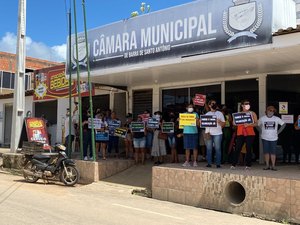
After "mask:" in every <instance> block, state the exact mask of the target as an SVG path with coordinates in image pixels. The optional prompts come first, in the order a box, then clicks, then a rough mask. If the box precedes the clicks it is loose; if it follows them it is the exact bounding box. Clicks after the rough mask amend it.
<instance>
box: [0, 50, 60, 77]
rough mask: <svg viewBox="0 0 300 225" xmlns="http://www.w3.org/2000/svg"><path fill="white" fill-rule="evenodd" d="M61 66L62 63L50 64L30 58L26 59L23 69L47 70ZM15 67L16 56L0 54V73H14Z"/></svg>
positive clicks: (49, 62) (5, 53)
mask: <svg viewBox="0 0 300 225" xmlns="http://www.w3.org/2000/svg"><path fill="white" fill-rule="evenodd" d="M56 65H62V63H57V62H51V61H47V60H43V59H36V58H31V57H26V63H25V67H26V69H31V70H36V69H42V68H47V67H51V66H56ZM15 67H16V55H15V54H11V53H7V52H0V71H1V70H2V71H6V72H13V73H14V72H15Z"/></svg>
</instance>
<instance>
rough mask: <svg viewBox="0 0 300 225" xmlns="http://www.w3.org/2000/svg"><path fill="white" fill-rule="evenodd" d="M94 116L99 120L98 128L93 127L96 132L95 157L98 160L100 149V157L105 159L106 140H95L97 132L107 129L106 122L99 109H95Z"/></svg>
mask: <svg viewBox="0 0 300 225" xmlns="http://www.w3.org/2000/svg"><path fill="white" fill-rule="evenodd" d="M95 118H96V119H99V120H100V126H99V128H100V129H95V132H96V159H97V160H98V152H99V150H100V151H101V153H102V159H103V160H106V148H107V142H108V141H105V140H97V132H105V131H107V127H108V124H107V122H106V121H105V120H104V114H103V113H102V112H100V110H99V111H96V116H95Z"/></svg>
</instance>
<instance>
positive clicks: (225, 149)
mask: <svg viewBox="0 0 300 225" xmlns="http://www.w3.org/2000/svg"><path fill="white" fill-rule="evenodd" d="M187 113H194V114H196V118H197V126H199V127H202V126H201V122H202V121H201V119H199V116H198V114H197V113H195V112H194V107H193V105H189V106H188V107H187ZM234 114H236V115H235V116H234ZM234 114H232V115H233V116H232V115H231V114H229V113H228V110H227V108H226V106H224V107H222V108H219V107H218V105H217V103H216V101H215V100H210V101H209V102H208V104H207V112H206V113H205V115H207V116H208V115H209V116H213V117H215V118H216V125H215V126H208V127H205V129H204V130H201V129H200V132H201V133H202V134H200V137H201V136H203V139H204V143H205V146H206V160H207V165H206V167H212V161H213V160H212V156H213V154H212V153H213V151H212V150H213V149H214V152H215V158H216V159H215V164H216V168H221V163H222V159H223V162H224V161H225V162H226V160H228V162H230V163H231V167H230V169H235V168H236V166H237V165H238V163H239V161H240V159H241V157H240V156H241V151H242V149H245V157H244V161H245V169H246V170H249V169H250V168H251V165H252V151H253V143H254V140H255V136H256V132H255V130H254V129H255V128H256V129H257V130H258V131H259V134H260V137H261V139H262V144H263V153H264V159H265V165H266V166H265V167H264V170H274V171H276V170H277V169H276V167H275V163H276V147H277V140H278V135H279V134H280V133H281V132H282V131H283V130H284V128H285V126H286V124H285V122H284V121H283V120H282V119H280V118H279V117H277V116H276V109H275V107H274V106H268V107H267V108H266V111H265V115H264V116H262V117H261V118H259V119H258V118H257V115H256V113H255V112H253V111H251V110H250V102H249V101H248V100H243V101H241V109H240V112H239V113H234ZM241 118H242V120H240V119H241ZM294 126H295V129H296V130H300V128H299V126H298V121H297V122H295V124H294ZM198 133H199V129H197V128H196V126H194V127H190V126H187V127H184V130H183V135H184V148H185V151H186V161H185V162H184V164H183V166H184V167H187V166H197V158H198V148H197V147H198V138H199V135H198ZM233 146H234V147H233ZM191 150H192V151H193V161H192V163H190V151H191ZM229 153H230V159H229V157H228V156H229ZM242 161H243V160H242Z"/></svg>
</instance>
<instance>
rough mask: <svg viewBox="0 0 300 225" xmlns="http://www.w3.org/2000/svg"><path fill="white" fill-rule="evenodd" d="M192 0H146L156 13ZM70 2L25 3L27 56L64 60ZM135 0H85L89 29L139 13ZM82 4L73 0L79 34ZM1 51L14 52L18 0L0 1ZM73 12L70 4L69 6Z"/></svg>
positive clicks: (37, 0) (42, 0) (39, 0)
mask: <svg viewBox="0 0 300 225" xmlns="http://www.w3.org/2000/svg"><path fill="white" fill-rule="evenodd" d="M192 1H193V0H166V1H162V0H148V1H144V2H145V3H146V4H147V5H148V4H149V5H150V6H151V11H152V12H153V11H157V10H161V9H164V8H168V7H172V6H175V5H180V4H184V3H187V2H192ZM70 2H71V3H72V4H73V0H27V23H26V36H27V39H26V52H27V53H26V54H27V56H31V57H36V58H42V59H47V60H53V61H63V60H64V58H65V51H66V37H67V35H68V30H67V26H68V25H67V15H66V12H67V11H68V9H69V8H70ZM141 2H143V1H136V0H86V15H87V27H88V29H91V28H95V27H98V26H101V25H104V24H108V23H112V22H116V21H119V20H122V19H126V18H128V17H130V14H131V12H133V11H139V8H140V5H141ZM81 3H82V1H81V0H76V5H77V27H78V32H80V31H82V30H83V16H82V4H81ZM0 9H1V13H0V21H1V25H0V51H4V52H11V53H15V52H16V34H17V16H18V0H1V1H0ZM72 13H73V5H72Z"/></svg>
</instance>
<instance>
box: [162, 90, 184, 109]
mask: <svg viewBox="0 0 300 225" xmlns="http://www.w3.org/2000/svg"><path fill="white" fill-rule="evenodd" d="M188 99H189V98H188V88H178V89H170V90H163V91H162V103H163V109H162V110H163V112H164V113H167V112H170V111H173V112H175V113H180V112H184V111H185V108H186V105H187V104H188Z"/></svg>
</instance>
